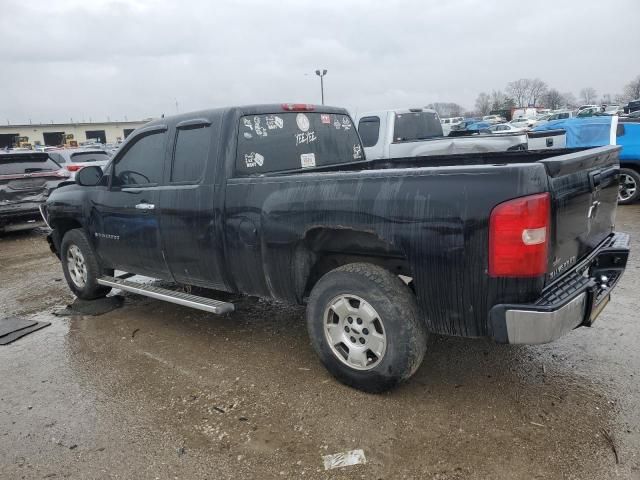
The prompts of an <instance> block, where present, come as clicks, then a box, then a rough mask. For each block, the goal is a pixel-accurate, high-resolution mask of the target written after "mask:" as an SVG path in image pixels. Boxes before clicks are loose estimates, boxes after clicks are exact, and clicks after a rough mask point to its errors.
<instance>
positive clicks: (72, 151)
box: [47, 148, 111, 180]
mask: <svg viewBox="0 0 640 480" xmlns="http://www.w3.org/2000/svg"><path fill="white" fill-rule="evenodd" d="M47 154H48V155H49V157H50V158H51V159H52V160H54V161H55V162H57V163H59V164H60V165H61V166H62V168H64V169H65V170H67V171H68V172H69V173H70V174H71V176H70V178H71V179H72V180H73V179H74V178H75V175H76V172H77V171H78V170H80V169H81V168H83V167H86V166H88V165H97V166H99V167H100V168H104V166H105V165H106V164H107V163H108V162H109V160H111V155H109V153H108V152H105V151H104V150H88V149H83V148H64V149H59V150H50V151H48V152H47Z"/></svg>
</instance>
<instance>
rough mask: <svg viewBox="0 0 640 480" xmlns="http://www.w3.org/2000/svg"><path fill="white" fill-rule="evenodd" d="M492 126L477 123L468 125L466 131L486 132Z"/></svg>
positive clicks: (485, 123)
mask: <svg viewBox="0 0 640 480" xmlns="http://www.w3.org/2000/svg"><path fill="white" fill-rule="evenodd" d="M490 126H491V124H490V123H487V122H475V123H470V124H469V125H467V126H466V128H465V130H486V129H487V128H489V127H490Z"/></svg>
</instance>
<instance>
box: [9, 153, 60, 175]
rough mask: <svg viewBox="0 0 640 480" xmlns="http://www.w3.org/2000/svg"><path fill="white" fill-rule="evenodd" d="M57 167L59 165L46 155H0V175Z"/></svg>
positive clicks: (49, 170)
mask: <svg viewBox="0 0 640 480" xmlns="http://www.w3.org/2000/svg"><path fill="white" fill-rule="evenodd" d="M59 169H60V165H58V164H57V163H56V162H54V161H53V160H51V159H50V158H49V157H48V156H47V155H42V156H41V155H10V154H9V155H0V175H24V174H28V173H38V172H53V171H56V170H59Z"/></svg>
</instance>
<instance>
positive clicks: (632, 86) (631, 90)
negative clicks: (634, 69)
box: [624, 75, 640, 101]
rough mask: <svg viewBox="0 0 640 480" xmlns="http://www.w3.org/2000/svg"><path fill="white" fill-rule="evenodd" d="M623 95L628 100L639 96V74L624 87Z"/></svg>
mask: <svg viewBox="0 0 640 480" xmlns="http://www.w3.org/2000/svg"><path fill="white" fill-rule="evenodd" d="M624 95H625V97H627V100H628V101H631V100H637V99H639V98H640V75H638V76H637V77H636V78H635V80H632V81H631V82H629V83H628V84H627V85H626V86H625V87H624Z"/></svg>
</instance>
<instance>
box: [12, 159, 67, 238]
mask: <svg viewBox="0 0 640 480" xmlns="http://www.w3.org/2000/svg"><path fill="white" fill-rule="evenodd" d="M68 178H69V174H68V172H66V171H65V170H62V169H61V168H60V165H58V164H57V163H56V162H54V161H53V160H51V159H50V158H49V155H47V154H46V153H41V152H33V151H28V152H9V153H2V152H0V232H7V231H14V230H21V229H28V228H34V227H37V226H41V225H44V222H43V221H42V217H41V215H40V211H39V207H40V205H42V204H43V203H44V202H45V201H46V200H47V198H48V197H49V194H50V193H51V191H52V190H54V189H55V188H57V187H58V185H59V184H60V183H61V182H63V181H65V180H68Z"/></svg>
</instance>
